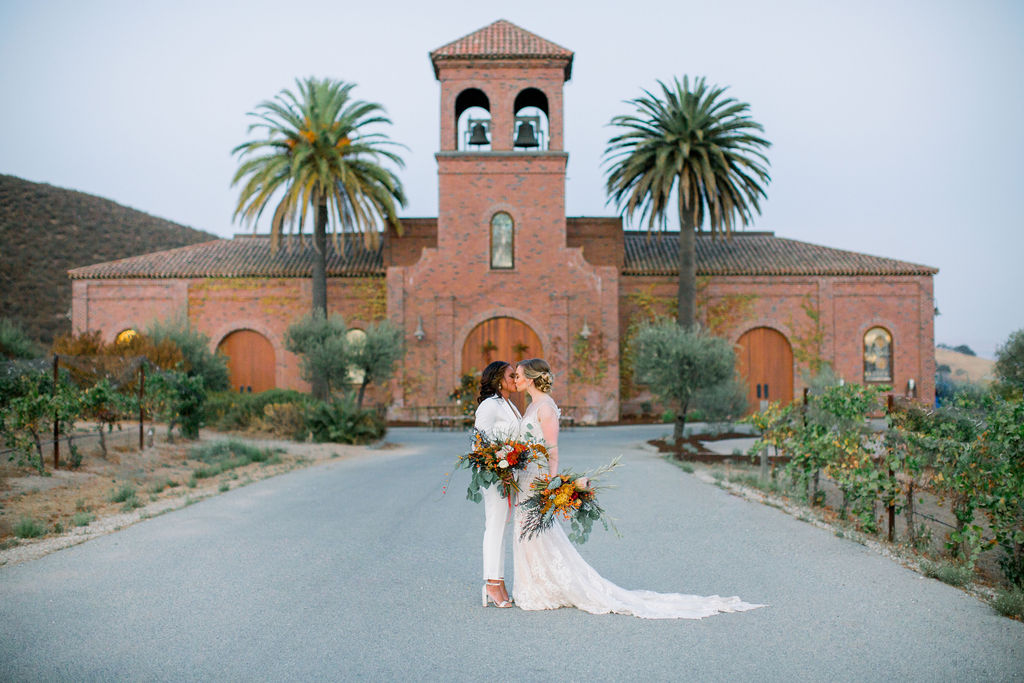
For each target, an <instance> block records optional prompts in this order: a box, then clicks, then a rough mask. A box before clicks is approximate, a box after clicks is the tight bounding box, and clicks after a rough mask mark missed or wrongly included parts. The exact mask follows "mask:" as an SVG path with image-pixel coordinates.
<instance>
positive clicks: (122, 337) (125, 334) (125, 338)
mask: <svg viewBox="0 0 1024 683" xmlns="http://www.w3.org/2000/svg"><path fill="white" fill-rule="evenodd" d="M138 336H139V333H138V332H136V331H135V330H133V329H132V328H130V327H129V328H128V329H127V330H124V331H122V332H121V333H120V334H118V335H117V337H116V338H115V339H114V343H115V344H117V345H118V346H121V345H122V344H131V343H132V341H133V340H134V339H135V338H136V337H138Z"/></svg>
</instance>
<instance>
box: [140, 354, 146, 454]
mask: <svg viewBox="0 0 1024 683" xmlns="http://www.w3.org/2000/svg"><path fill="white" fill-rule="evenodd" d="M145 396H146V363H145V361H143V362H142V363H141V364H140V365H139V450H140V451H141V450H143V449H144V448H145V444H144V443H143V441H142V436H143V430H142V426H143V421H142V401H143V399H144V398H145Z"/></svg>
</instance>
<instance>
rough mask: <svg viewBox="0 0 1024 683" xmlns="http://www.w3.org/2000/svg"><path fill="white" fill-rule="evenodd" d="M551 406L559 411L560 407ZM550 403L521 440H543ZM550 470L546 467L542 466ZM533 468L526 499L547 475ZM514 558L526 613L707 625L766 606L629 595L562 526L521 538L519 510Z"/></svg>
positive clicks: (523, 483) (523, 485)
mask: <svg viewBox="0 0 1024 683" xmlns="http://www.w3.org/2000/svg"><path fill="white" fill-rule="evenodd" d="M547 401H548V402H550V403H549V405H551V406H552V407H553V408H555V411H556V413H557V411H558V408H557V406H555V404H554V401H552V400H551V399H547ZM543 403H545V401H543V400H541V401H535V402H534V403H532V404H530V406H529V407H528V408H527V409H526V412H525V413H524V415H523V419H522V422H521V423H520V436H521V437H527V436H529V437H530V438H533V439H535V440H539V438H540V434H541V430H540V425H539V423H538V421H537V410H538V408H539V407H540V405H541V404H543ZM541 467H544V466H541ZM541 467H538V465H537V463H532V464H531V465H530V466H529V467H528V468H527V469H526V470H524V472H523V474H522V475H521V478H520V481H519V486H520V489H521V490H522V493H521V494H519V495H520V496H524V495H527V494H528V492H529V490H530V483H531V482H532V481H533V480H534V478H536V477H537V475H538V474H540V472H541ZM514 519H515V521H514V525H513V528H514V535H513V546H512V550H513V552H512V557H513V561H514V562H515V583H514V585H513V593H512V594H513V599H514V600H515V604H516V606H517V607H520V608H522V609H525V610H542V609H557V608H559V607H577V608H579V609H581V610H583V611H585V612H591V613H592V614H607V613H608V612H615V613H616V614H630V615H633V616H635V617H641V618H643V619H701V618H703V617H708V616H711V615H712V614H717V613H718V612H742V611H746V610H750V609H755V608H757V607H764V605H752V604H748V603H745V602H743V601H741V600H740V599H739V598H738V597H731V598H721V597H718V596H717V595H711V596H707V597H705V596H700V595H683V594H681V593H655V592H653V591H646V590H626V589H625V588H621V587H619V586H617V585H615V584H614V583H612V582H611V581H608V580H607V579H604V578H602V577H601V575H600V574H598V573H597V572H596V571H594V569H593V568H592V567H591V566H590V565H589V564H587V563H586V561H585V560H584V559H583V558H582V557H580V554H579V553H578V552H576V548H575V546H573V544H572V542H571V541H569V537H568V536H566V534H565V531H564V530H563V529H562V527H561V525H560V524H559V523H558V522H556V523H555V524H554V526H552V527H551V528H550V529H549V530H548V531H545V532H542V533H540V534H537V535H535V536H534V537H533V538H531V539H529V540H523V539H521V538H520V533H521V530H522V523H523V513H522V511H521V510H520V509H519V508H518V507H517V508H516V510H515V518H514Z"/></svg>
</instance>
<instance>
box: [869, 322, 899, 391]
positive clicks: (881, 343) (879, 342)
mask: <svg viewBox="0 0 1024 683" xmlns="http://www.w3.org/2000/svg"><path fill="white" fill-rule="evenodd" d="M864 381H865V382H891V381H892V335H891V334H889V330H887V329H885V328H884V327H872V328H871V329H870V330H868V331H867V332H866V333H865V334H864Z"/></svg>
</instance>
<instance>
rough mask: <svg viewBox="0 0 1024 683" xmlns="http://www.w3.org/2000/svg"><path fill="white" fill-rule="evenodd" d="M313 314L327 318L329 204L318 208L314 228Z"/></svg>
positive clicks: (320, 205)
mask: <svg viewBox="0 0 1024 683" xmlns="http://www.w3.org/2000/svg"><path fill="white" fill-rule="evenodd" d="M313 247H314V249H315V250H316V256H315V257H314V258H313V314H314V315H316V314H320V315H322V316H323V317H324V318H326V317H327V204H325V203H324V204H319V205H318V206H317V207H316V225H315V226H314V228H313Z"/></svg>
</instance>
